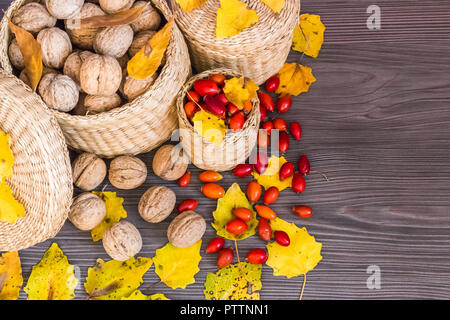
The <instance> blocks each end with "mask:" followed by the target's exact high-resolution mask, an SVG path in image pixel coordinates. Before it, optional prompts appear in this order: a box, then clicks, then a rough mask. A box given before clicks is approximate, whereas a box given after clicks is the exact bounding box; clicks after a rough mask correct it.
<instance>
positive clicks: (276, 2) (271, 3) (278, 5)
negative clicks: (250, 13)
mask: <svg viewBox="0 0 450 320" xmlns="http://www.w3.org/2000/svg"><path fill="white" fill-rule="evenodd" d="M261 1H262V2H263V3H264V4H265V5H266V6H268V7H269V8H270V9H272V11H273V12H275V13H280V12H281V9H283V6H284V0H261Z"/></svg>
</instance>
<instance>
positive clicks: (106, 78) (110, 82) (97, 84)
mask: <svg viewBox="0 0 450 320" xmlns="http://www.w3.org/2000/svg"><path fill="white" fill-rule="evenodd" d="M121 81H122V69H121V68H120V65H119V62H117V60H116V59H115V58H113V57H110V56H101V55H98V54H92V55H90V56H89V57H87V58H86V60H84V62H83V64H82V65H81V69H80V85H81V88H82V89H83V91H84V92H86V93H87V94H90V95H97V96H99V95H104V96H111V95H113V94H114V93H115V92H116V91H117V90H118V89H119V87H120V82H121Z"/></svg>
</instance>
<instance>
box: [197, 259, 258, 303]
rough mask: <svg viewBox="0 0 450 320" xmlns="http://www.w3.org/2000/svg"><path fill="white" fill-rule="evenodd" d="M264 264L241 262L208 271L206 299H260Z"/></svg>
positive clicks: (204, 291)
mask: <svg viewBox="0 0 450 320" xmlns="http://www.w3.org/2000/svg"><path fill="white" fill-rule="evenodd" d="M261 269H262V264H251V263H248V262H241V263H240V264H239V263H236V264H230V265H228V266H226V267H225V268H222V269H219V271H217V273H208V275H207V276H206V281H205V290H203V293H204V294H205V299H206V300H259V291H260V290H261V288H262V283H261Z"/></svg>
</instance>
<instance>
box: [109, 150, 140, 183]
mask: <svg viewBox="0 0 450 320" xmlns="http://www.w3.org/2000/svg"><path fill="white" fill-rule="evenodd" d="M145 179H147V166H146V165H145V163H144V162H143V161H142V160H141V159H139V158H136V157H131V156H120V157H117V158H115V159H114V160H112V161H111V164H110V166H109V182H111V184H112V185H113V186H114V187H116V188H118V189H124V190H130V189H135V188H137V187H139V186H140V185H142V184H143V183H144V182H145Z"/></svg>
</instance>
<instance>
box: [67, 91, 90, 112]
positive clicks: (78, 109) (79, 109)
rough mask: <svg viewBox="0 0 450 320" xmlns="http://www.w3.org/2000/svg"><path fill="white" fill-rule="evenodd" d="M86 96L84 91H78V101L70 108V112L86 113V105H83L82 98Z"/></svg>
mask: <svg viewBox="0 0 450 320" xmlns="http://www.w3.org/2000/svg"><path fill="white" fill-rule="evenodd" d="M86 96H87V94H86V93H84V92H80V98H78V103H77V105H76V106H75V108H73V109H72V112H71V113H72V114H74V115H76V116H85V115H86V114H87V113H88V111H87V109H86V107H85V106H84V99H85V98H86Z"/></svg>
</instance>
